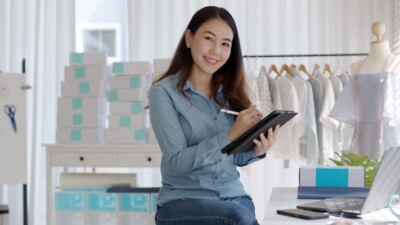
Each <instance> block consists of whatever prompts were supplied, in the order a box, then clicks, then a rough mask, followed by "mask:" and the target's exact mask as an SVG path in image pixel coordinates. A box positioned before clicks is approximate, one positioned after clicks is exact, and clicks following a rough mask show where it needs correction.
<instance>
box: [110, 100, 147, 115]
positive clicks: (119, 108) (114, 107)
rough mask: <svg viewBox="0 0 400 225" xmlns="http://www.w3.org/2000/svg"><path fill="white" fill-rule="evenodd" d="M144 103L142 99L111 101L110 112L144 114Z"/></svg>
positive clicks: (116, 113) (114, 113) (113, 113)
mask: <svg viewBox="0 0 400 225" xmlns="http://www.w3.org/2000/svg"><path fill="white" fill-rule="evenodd" d="M143 113H144V103H143V102H141V101H132V102H110V114H112V115H126V114H140V115H141V114H143Z"/></svg>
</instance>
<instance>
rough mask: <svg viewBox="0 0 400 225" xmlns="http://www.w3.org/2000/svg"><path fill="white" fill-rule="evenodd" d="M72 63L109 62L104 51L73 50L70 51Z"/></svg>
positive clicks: (70, 61)
mask: <svg viewBox="0 0 400 225" xmlns="http://www.w3.org/2000/svg"><path fill="white" fill-rule="evenodd" d="M69 63H70V64H71V65H89V64H103V65H105V64H107V57H106V54H105V53H103V52H71V53H69Z"/></svg>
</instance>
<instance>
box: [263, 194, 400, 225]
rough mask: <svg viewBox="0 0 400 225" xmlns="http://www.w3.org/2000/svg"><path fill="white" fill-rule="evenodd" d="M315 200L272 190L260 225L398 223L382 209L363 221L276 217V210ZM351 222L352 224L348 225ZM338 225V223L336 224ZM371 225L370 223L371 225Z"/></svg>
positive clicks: (367, 215) (331, 217) (366, 216)
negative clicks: (298, 197)
mask: <svg viewBox="0 0 400 225" xmlns="http://www.w3.org/2000/svg"><path fill="white" fill-rule="evenodd" d="M311 201H315V200H309V199H297V188H274V189H273V190H272V193H271V198H270V200H269V203H268V206H267V208H266V211H265V215H264V220H263V222H262V225H269V224H271V225H272V224H273V225H276V224H279V225H285V224H288V225H289V224H290V225H292V224H296V225H298V224H299V225H301V224H335V223H334V222H335V221H342V222H343V221H347V222H349V223H339V224H353V225H356V224H363V223H360V222H366V221H368V222H373V221H398V220H397V218H396V217H395V216H394V215H393V214H392V213H391V212H390V211H389V210H388V209H382V210H379V211H376V212H373V213H369V214H366V215H363V216H362V217H363V219H354V220H353V219H345V218H339V217H333V216H330V218H329V219H320V220H303V219H298V218H293V217H288V216H282V215H278V214H277V213H276V210H278V209H289V208H296V205H299V204H302V203H306V202H311ZM350 222H352V223H350ZM337 224H338V223H337ZM371 224H372V223H371Z"/></svg>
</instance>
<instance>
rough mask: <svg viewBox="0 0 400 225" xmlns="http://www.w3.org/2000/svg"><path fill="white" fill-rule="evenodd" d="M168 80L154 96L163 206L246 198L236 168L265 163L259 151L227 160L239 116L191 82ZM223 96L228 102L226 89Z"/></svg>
mask: <svg viewBox="0 0 400 225" xmlns="http://www.w3.org/2000/svg"><path fill="white" fill-rule="evenodd" d="M178 75H179V74H175V75H173V76H170V77H167V78H165V79H163V80H161V81H159V82H157V83H156V84H154V85H153V86H152V87H151V88H150V91H149V105H150V119H151V123H152V127H153V129H154V133H155V135H156V138H157V141H158V143H159V145H160V149H161V151H162V159H161V174H162V187H161V190H160V193H159V196H158V203H157V204H158V205H159V206H162V205H164V204H165V203H167V202H169V201H173V200H177V199H183V198H198V199H224V198H234V197H238V196H244V195H247V194H246V192H245V191H244V188H243V184H242V183H241V182H240V180H239V172H238V171H237V168H236V166H245V165H247V164H249V163H251V162H254V161H257V160H259V159H260V158H264V157H265V154H264V155H262V156H261V157H256V156H255V155H254V151H249V152H246V153H239V154H234V155H230V156H227V155H225V154H223V153H221V149H222V148H223V147H224V146H226V145H227V144H229V143H230V142H231V140H230V138H229V136H228V129H229V128H230V127H231V126H232V125H233V123H234V117H233V116H232V115H230V114H227V113H223V112H220V109H221V106H220V105H218V104H217V103H216V101H215V100H214V99H211V100H210V99H208V98H207V97H206V96H205V95H204V94H203V93H202V92H200V91H198V90H196V89H195V88H194V87H193V85H191V84H190V82H189V81H188V82H186V84H185V85H184V87H183V91H184V92H185V94H186V95H187V97H188V98H189V99H190V101H189V100H188V99H187V98H185V97H184V96H183V95H182V94H181V93H180V92H179V90H178V89H177V86H176V84H177V81H178V79H177V76H178ZM218 95H219V96H221V97H222V98H224V96H223V88H222V87H220V88H219V92H218Z"/></svg>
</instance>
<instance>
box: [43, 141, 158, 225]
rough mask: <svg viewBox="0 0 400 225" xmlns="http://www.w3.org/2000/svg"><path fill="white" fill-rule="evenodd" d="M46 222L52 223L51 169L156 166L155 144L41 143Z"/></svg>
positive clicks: (52, 193) (52, 183) (156, 151)
mask: <svg viewBox="0 0 400 225" xmlns="http://www.w3.org/2000/svg"><path fill="white" fill-rule="evenodd" d="M44 147H45V151H46V178H47V179H46V193H47V201H46V204H47V205H46V207H47V212H48V214H47V225H53V224H54V181H53V169H54V168H56V167H64V168H82V167H88V168H99V167H119V168H143V167H153V168H156V167H160V162H161V151H160V147H159V146H158V145H154V144H143V145H57V144H53V145H45V146H44Z"/></svg>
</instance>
